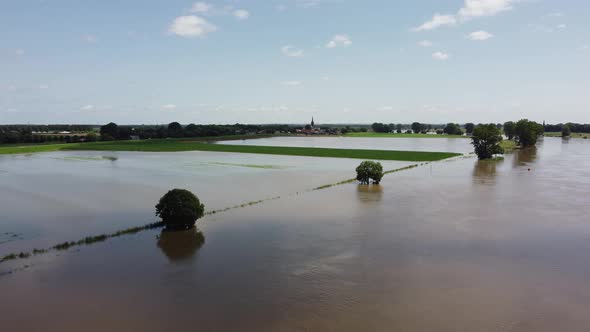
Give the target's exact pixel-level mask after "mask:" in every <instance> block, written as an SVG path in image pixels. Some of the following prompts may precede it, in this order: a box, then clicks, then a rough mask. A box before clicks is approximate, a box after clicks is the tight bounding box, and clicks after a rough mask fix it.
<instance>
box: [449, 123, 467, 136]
mask: <svg viewBox="0 0 590 332" xmlns="http://www.w3.org/2000/svg"><path fill="white" fill-rule="evenodd" d="M444 133H445V134H447V135H463V130H461V127H460V126H459V125H458V124H455V123H447V125H446V126H445V129H444Z"/></svg>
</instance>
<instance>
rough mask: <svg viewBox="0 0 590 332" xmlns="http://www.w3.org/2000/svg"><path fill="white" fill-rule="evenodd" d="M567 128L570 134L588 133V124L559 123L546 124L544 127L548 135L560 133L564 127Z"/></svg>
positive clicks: (589, 125)
mask: <svg viewBox="0 0 590 332" xmlns="http://www.w3.org/2000/svg"><path fill="white" fill-rule="evenodd" d="M566 126H567V127H569V129H570V131H571V132H572V133H590V124H581V123H571V122H568V123H559V124H555V125H552V124H548V125H545V131H546V132H548V133H552V132H561V131H563V129H564V128H565V127H566Z"/></svg>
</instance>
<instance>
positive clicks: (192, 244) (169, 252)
mask: <svg viewBox="0 0 590 332" xmlns="http://www.w3.org/2000/svg"><path fill="white" fill-rule="evenodd" d="M204 243H205V236H204V235H203V232H201V231H200V230H198V229H197V228H196V227H193V228H191V229H188V230H183V231H173V230H167V229H164V230H162V232H161V233H160V236H159V237H158V248H160V250H162V252H163V253H164V255H166V257H168V259H169V260H170V261H172V262H175V261H182V260H187V259H190V258H192V257H193V256H194V255H195V254H196V253H197V251H198V250H199V248H201V247H202V246H203V244H204Z"/></svg>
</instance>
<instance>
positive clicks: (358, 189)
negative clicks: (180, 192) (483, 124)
mask: <svg viewBox="0 0 590 332" xmlns="http://www.w3.org/2000/svg"><path fill="white" fill-rule="evenodd" d="M589 163H590V143H588V142H587V141H583V140H576V141H574V140H570V141H569V142H567V143H566V142H564V141H561V140H560V139H546V140H545V141H544V142H542V143H541V144H540V146H539V147H538V149H537V150H528V151H521V152H517V153H516V154H514V155H512V156H507V157H506V159H505V160H504V161H502V162H498V163H484V162H477V161H476V160H474V159H473V158H464V159H459V160H454V161H448V162H440V163H434V164H431V165H428V166H424V167H420V168H416V169H412V170H409V171H405V172H400V173H395V174H391V175H388V176H386V177H385V178H384V181H383V182H382V185H381V186H380V187H366V186H358V185H354V184H350V185H343V186H339V187H334V188H330V189H326V190H321V191H316V192H312V193H306V194H302V195H297V196H294V197H290V198H287V199H280V200H275V201H271V202H268V203H265V204H262V205H257V206H253V207H249V208H245V209H240V210H233V211H229V212H227V213H224V214H218V215H215V216H210V217H207V218H205V219H204V220H202V221H201V224H200V227H199V228H200V230H201V231H202V232H203V235H204V239H202V238H201V237H199V235H198V232H197V231H194V230H193V231H191V232H187V233H186V234H177V236H176V240H173V241H172V238H171V237H168V236H167V234H165V233H162V232H161V231H160V230H154V231H148V232H144V233H141V234H138V235H134V236H129V237H123V238H118V239H115V240H112V241H109V242H106V243H101V244H97V245H93V246H87V247H83V248H81V249H80V250H79V251H68V252H65V253H61V254H60V255H59V256H52V255H48V256H51V257H45V258H43V259H39V260H33V261H31V262H30V264H32V266H31V267H29V268H27V269H24V270H23V271H20V272H17V273H14V274H11V275H6V276H3V277H0V294H2V297H1V298H0V312H2V315H1V316H0V324H1V326H2V327H3V329H6V330H33V331H34V330H44V331H47V330H52V331H79V330H86V331H104V330H109V331H128V330H144V331H162V330H171V329H189V328H190V329H196V330H203V331H236V330H240V331H535V332H536V331H588V327H589V326H590V309H589V308H590V260H589V259H588V255H589V253H590V222H589V221H588V217H587V216H588V215H589V214H590V204H589V203H590V198H589V197H590V168H589V167H588V164H589ZM203 241H204V242H203ZM175 243H177V244H178V245H177V246H175V245H174V244H175Z"/></svg>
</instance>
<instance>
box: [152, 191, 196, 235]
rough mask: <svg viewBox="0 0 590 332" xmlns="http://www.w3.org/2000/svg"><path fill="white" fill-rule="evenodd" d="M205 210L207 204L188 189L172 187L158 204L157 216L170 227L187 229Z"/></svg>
mask: <svg viewBox="0 0 590 332" xmlns="http://www.w3.org/2000/svg"><path fill="white" fill-rule="evenodd" d="M204 212H205V206H204V205H203V204H202V203H201V202H200V201H199V199H198V198H197V196H195V195H194V194H193V193H191V192H190V191H188V190H184V189H172V190H170V191H169V192H167V193H166V194H165V195H164V196H162V198H160V202H159V203H158V204H157V205H156V216H159V217H160V218H162V221H163V222H164V224H165V225H166V228H169V229H186V228H190V227H192V226H194V225H195V223H196V222H197V219H199V218H201V217H202V216H203V214H204Z"/></svg>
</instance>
